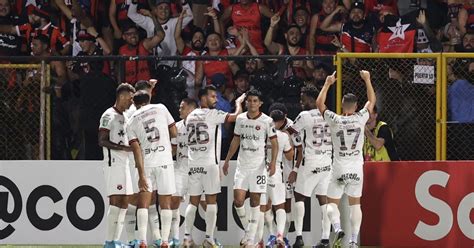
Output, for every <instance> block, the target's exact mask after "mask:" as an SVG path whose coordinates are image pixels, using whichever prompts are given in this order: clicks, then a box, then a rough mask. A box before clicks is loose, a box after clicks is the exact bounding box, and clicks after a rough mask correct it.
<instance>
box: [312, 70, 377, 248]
mask: <svg viewBox="0 0 474 248" xmlns="http://www.w3.org/2000/svg"><path fill="white" fill-rule="evenodd" d="M335 75H336V73H335V72H334V73H333V74H332V75H330V76H328V77H327V78H326V82H325V83H324V86H323V88H322V89H321V92H320V93H319V96H318V98H317V100H316V106H317V107H318V109H319V111H320V112H321V113H323V116H324V120H325V121H326V122H327V123H328V124H329V127H330V129H331V138H332V144H333V149H334V152H333V153H334V159H333V167H332V172H331V178H330V180H329V187H328V193H327V196H328V206H327V211H328V216H329V219H330V220H331V223H332V225H333V227H334V231H335V232H336V237H335V239H334V242H333V246H334V247H341V245H342V244H341V243H342V238H343V237H344V235H345V234H344V231H343V230H342V229H341V221H340V213H339V209H338V204H339V201H340V199H341V197H342V195H343V194H344V193H345V194H346V195H347V196H348V198H349V213H350V220H351V230H352V235H351V239H350V243H349V247H350V248H356V247H358V245H357V240H358V236H359V230H360V224H361V222H362V210H361V208H360V198H361V197H362V184H363V179H364V174H363V165H364V158H363V155H362V147H363V145H364V129H365V124H366V122H367V120H368V119H369V114H370V112H372V111H373V109H374V106H375V101H376V97H375V91H374V88H373V87H372V83H371V80H370V73H369V72H368V71H364V70H362V71H360V76H361V78H362V79H363V80H364V82H365V86H366V87H367V99H368V101H367V103H366V104H365V105H364V107H363V108H362V109H361V110H360V111H359V112H356V111H357V97H356V96H355V95H354V94H351V93H349V94H346V95H344V97H343V98H342V115H338V114H336V113H334V112H332V111H330V110H328V109H327V107H326V105H325V102H326V95H327V92H328V90H329V87H331V85H332V84H334V82H336V76H335Z"/></svg>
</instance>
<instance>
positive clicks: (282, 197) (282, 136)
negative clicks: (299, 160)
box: [257, 110, 294, 247]
mask: <svg viewBox="0 0 474 248" xmlns="http://www.w3.org/2000/svg"><path fill="white" fill-rule="evenodd" d="M270 117H271V118H272V119H273V123H274V125H275V128H276V134H277V140H278V155H277V160H276V170H275V174H274V175H273V176H270V177H268V182H267V193H266V195H262V196H261V198H262V200H261V201H260V203H261V204H262V203H263V204H262V205H261V207H260V210H261V211H262V212H263V213H265V217H264V218H265V223H266V224H267V225H268V229H269V233H270V235H272V236H275V237H276V241H275V243H276V244H278V246H279V247H284V246H285V240H284V239H283V237H284V236H283V233H284V231H285V224H286V211H285V203H286V190H285V188H286V183H285V180H284V178H283V166H284V165H283V158H286V159H287V160H293V156H294V149H293V145H292V144H291V141H290V136H289V135H288V133H287V132H282V131H280V129H281V128H283V127H284V125H285V123H286V122H287V120H286V115H285V114H284V113H283V112H282V111H280V110H273V111H271V112H270ZM267 154H271V144H270V143H269V142H268V141H267ZM283 155H284V156H283ZM269 162H270V161H269V157H267V163H269ZM272 206H273V209H274V210H275V214H276V224H277V226H276V230H275V228H274V225H273V214H271V215H270V214H267V213H271V212H272ZM262 215H263V214H262ZM260 218H262V217H260ZM263 222H264V221H263V220H261V219H260V220H259V223H258V224H259V225H258V228H259V230H258V232H257V233H258V235H257V238H258V240H261V239H262V234H263V226H264V225H263ZM272 247H273V245H272Z"/></svg>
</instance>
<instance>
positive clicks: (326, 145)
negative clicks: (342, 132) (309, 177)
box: [291, 109, 332, 166]
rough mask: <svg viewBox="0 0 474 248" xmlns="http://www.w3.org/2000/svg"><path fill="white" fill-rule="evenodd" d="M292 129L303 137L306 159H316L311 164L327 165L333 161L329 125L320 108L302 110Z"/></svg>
mask: <svg viewBox="0 0 474 248" xmlns="http://www.w3.org/2000/svg"><path fill="white" fill-rule="evenodd" d="M291 129H293V130H294V131H296V132H298V133H300V135H301V136H302V138H303V141H304V142H303V146H304V153H303V154H304V158H305V161H307V160H312V161H316V163H315V164H308V165H309V166H314V165H315V166H327V165H329V164H331V162H332V159H331V157H332V142H331V131H330V128H329V125H328V124H327V123H326V121H324V119H323V116H322V115H321V113H319V110H318V109H312V110H309V111H302V112H301V113H300V114H299V115H298V117H296V119H295V123H294V124H293V126H291ZM305 166H306V164H305Z"/></svg>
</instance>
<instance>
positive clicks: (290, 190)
mask: <svg viewBox="0 0 474 248" xmlns="http://www.w3.org/2000/svg"><path fill="white" fill-rule="evenodd" d="M291 171H292V168H290V167H288V166H284V167H283V177H284V179H285V194H286V196H285V197H286V202H285V212H286V222H285V231H284V232H283V237H284V238H283V239H284V240H285V244H286V246H288V247H289V246H290V242H289V240H288V239H287V235H288V230H289V229H290V224H291V221H293V215H292V212H291V211H292V209H291V202H292V199H293V198H294V185H293V184H291V183H288V176H289V175H290V172H291Z"/></svg>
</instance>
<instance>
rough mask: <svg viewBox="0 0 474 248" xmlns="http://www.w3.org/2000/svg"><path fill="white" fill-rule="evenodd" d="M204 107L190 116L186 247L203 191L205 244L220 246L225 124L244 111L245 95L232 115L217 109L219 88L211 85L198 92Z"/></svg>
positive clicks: (240, 98)
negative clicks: (217, 235) (218, 224)
mask: <svg viewBox="0 0 474 248" xmlns="http://www.w3.org/2000/svg"><path fill="white" fill-rule="evenodd" d="M198 97H199V100H200V103H201V108H198V109H195V110H194V111H193V112H191V113H190V114H189V115H188V116H187V118H186V130H187V136H188V140H187V144H188V164H189V190H188V194H189V195H190V198H189V202H190V203H191V204H189V205H188V207H187V208H186V222H185V234H184V242H183V246H185V247H190V246H192V244H193V241H192V236H191V232H192V227H193V225H194V223H193V222H194V218H195V214H196V209H197V206H198V204H199V200H200V198H201V195H202V194H203V191H204V193H205V195H206V203H207V204H206V205H207V207H206V216H205V220H206V239H205V240H204V242H203V246H204V247H216V246H217V245H216V242H215V240H214V229H215V227H216V220H217V194H218V193H220V192H221V180H220V170H219V159H220V152H221V130H220V128H221V125H220V124H222V123H225V122H235V120H236V118H237V115H238V114H240V113H242V106H241V105H242V102H243V100H244V99H245V94H243V95H242V96H240V97H239V98H237V99H236V101H235V105H236V106H235V112H234V113H232V114H229V113H227V112H224V111H220V110H217V109H215V107H216V104H217V89H216V88H215V87H214V86H212V85H210V86H206V87H205V88H204V89H201V90H200V91H199V94H198Z"/></svg>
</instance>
